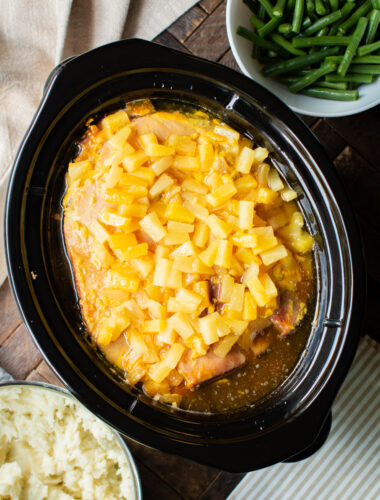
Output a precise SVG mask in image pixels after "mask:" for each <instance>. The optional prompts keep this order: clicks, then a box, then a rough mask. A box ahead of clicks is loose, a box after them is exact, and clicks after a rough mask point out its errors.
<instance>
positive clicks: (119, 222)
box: [100, 210, 131, 227]
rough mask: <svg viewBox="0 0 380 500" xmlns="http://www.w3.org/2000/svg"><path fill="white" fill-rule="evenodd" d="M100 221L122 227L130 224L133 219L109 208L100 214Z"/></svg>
mask: <svg viewBox="0 0 380 500" xmlns="http://www.w3.org/2000/svg"><path fill="white" fill-rule="evenodd" d="M100 222H103V224H106V225H107V226H114V227H120V226H124V225H128V224H129V223H130V222H131V219H130V218H129V217H123V216H122V215H119V214H118V213H116V212H112V211H111V210H109V211H108V212H103V214H102V215H101V216H100Z"/></svg>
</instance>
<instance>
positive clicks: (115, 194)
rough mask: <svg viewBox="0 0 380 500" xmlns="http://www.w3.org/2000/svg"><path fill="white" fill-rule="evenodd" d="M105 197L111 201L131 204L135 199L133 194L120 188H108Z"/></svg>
mask: <svg viewBox="0 0 380 500" xmlns="http://www.w3.org/2000/svg"><path fill="white" fill-rule="evenodd" d="M104 199H105V200H106V201H108V202H109V203H115V204H119V203H122V204H125V205H130V204H131V203H132V201H133V195H132V194H131V193H128V192H126V191H124V190H123V189H119V188H109V189H106V192H105V194H104Z"/></svg>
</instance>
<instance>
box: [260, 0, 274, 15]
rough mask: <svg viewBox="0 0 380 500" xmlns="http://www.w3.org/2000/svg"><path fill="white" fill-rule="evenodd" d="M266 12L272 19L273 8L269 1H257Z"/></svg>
mask: <svg viewBox="0 0 380 500" xmlns="http://www.w3.org/2000/svg"><path fill="white" fill-rule="evenodd" d="M257 1H258V2H259V3H260V4H261V5H262V6H263V7H264V9H265V10H266V12H267V13H268V14H269V16H270V17H273V7H272V4H271V3H270V1H269V0H257Z"/></svg>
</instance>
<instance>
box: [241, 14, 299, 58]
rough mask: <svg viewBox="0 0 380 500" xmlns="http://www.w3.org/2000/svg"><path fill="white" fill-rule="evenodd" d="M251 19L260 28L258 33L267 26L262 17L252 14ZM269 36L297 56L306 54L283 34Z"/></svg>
mask: <svg viewBox="0 0 380 500" xmlns="http://www.w3.org/2000/svg"><path fill="white" fill-rule="evenodd" d="M273 19H275V18H273ZM249 20H250V22H251V24H252V25H253V26H254V27H255V28H256V29H257V30H258V33H259V34H260V29H261V28H263V27H264V26H265V24H264V23H263V21H261V19H258V18H257V17H256V16H255V15H253V16H251V17H250V19H249ZM269 38H270V39H271V40H272V41H273V42H275V43H277V44H278V45H279V46H280V47H282V48H284V49H285V50H286V51H287V52H289V53H290V54H293V55H295V56H302V55H304V54H305V51H304V50H300V49H295V48H294V47H293V45H292V44H291V42H289V41H288V40H286V38H284V37H283V36H281V35H279V34H278V33H272V34H271V35H270V36H269ZM260 62H261V61H260Z"/></svg>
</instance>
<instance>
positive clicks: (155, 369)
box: [144, 361, 172, 395]
mask: <svg viewBox="0 0 380 500" xmlns="http://www.w3.org/2000/svg"><path fill="white" fill-rule="evenodd" d="M171 371H172V369H171V368H170V366H168V365H167V364H166V363H164V361H160V362H159V363H155V364H154V365H153V366H152V368H151V369H150V370H149V376H150V378H151V379H152V380H153V381H154V382H156V383H157V384H160V383H161V382H162V381H163V380H164V379H165V378H166V377H167V376H168V375H169V373H170V372H171ZM146 385H147V384H146V383H145V384H144V387H145V390H146ZM152 392H153V393H152V395H154V394H157V389H156V388H155V389H154V391H152Z"/></svg>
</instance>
